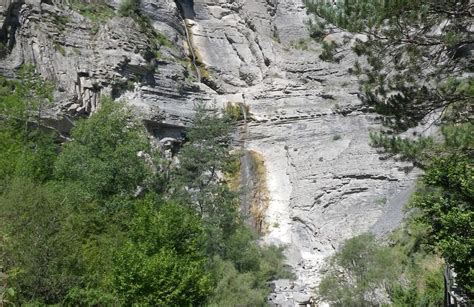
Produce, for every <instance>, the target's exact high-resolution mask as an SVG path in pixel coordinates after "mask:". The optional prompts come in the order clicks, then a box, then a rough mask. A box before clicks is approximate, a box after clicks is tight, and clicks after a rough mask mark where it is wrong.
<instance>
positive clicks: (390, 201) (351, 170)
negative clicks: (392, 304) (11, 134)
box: [0, 0, 416, 306]
mask: <svg viewBox="0 0 474 307" xmlns="http://www.w3.org/2000/svg"><path fill="white" fill-rule="evenodd" d="M13 1H14V0H13ZM110 5H111V7H113V6H117V3H116V2H112V3H110ZM73 8H74V6H72V8H71V6H70V5H66V4H64V3H62V2H60V1H58V2H57V3H56V2H54V1H53V2H51V1H44V2H42V1H38V0H26V1H25V2H12V1H11V0H0V16H2V17H0V27H1V29H2V30H1V31H0V40H1V41H2V42H4V43H5V44H6V45H7V46H8V48H9V49H10V52H9V55H8V56H7V57H4V58H3V59H1V60H0V73H2V74H4V75H12V74H14V71H15V68H18V67H19V66H20V65H21V64H22V63H31V64H34V65H35V66H36V67H37V69H38V71H39V72H40V73H41V74H42V75H43V76H44V77H45V78H47V79H49V80H52V81H54V82H55V83H56V84H57V85H58V88H59V91H58V93H57V96H58V100H59V101H60V102H61V103H60V104H58V106H57V109H58V113H59V114H69V116H75V115H77V114H81V113H89V112H93V110H94V109H95V108H97V106H98V104H99V101H100V97H101V95H104V94H111V95H112V96H113V97H115V98H118V99H120V98H125V99H127V101H129V103H130V104H131V105H133V106H135V109H136V110H137V112H138V113H139V114H141V116H142V117H143V118H144V120H146V122H147V123H148V125H149V127H150V130H151V131H153V132H154V133H155V134H156V135H157V137H159V138H162V139H166V138H168V137H173V136H174V135H178V134H179V127H182V126H184V125H186V124H187V123H188V122H189V120H190V119H191V118H192V114H193V107H194V105H195V104H197V103H201V102H207V103H208V104H215V105H217V106H223V105H225V104H227V103H234V104H236V103H237V104H241V105H245V106H246V107H247V108H248V109H249V116H248V117H249V118H248V121H247V123H246V125H245V126H246V127H245V129H243V131H245V132H242V134H241V138H242V140H241V141H242V142H241V144H243V146H244V149H246V150H249V151H253V152H256V153H258V154H259V156H261V157H262V158H263V160H264V164H265V168H264V169H265V170H266V172H267V174H266V176H265V178H266V180H267V182H266V185H267V188H266V190H267V191H268V199H267V200H266V201H268V207H267V208H268V209H267V211H266V214H265V218H264V225H263V226H262V229H263V233H264V239H263V241H264V243H268V244H270V243H271V244H279V245H284V246H286V247H287V248H286V255H287V263H288V265H289V266H291V268H292V269H293V270H294V272H295V274H296V277H297V278H296V280H294V281H288V280H279V281H275V282H274V283H273V287H274V291H273V293H272V295H271V297H270V298H269V300H270V302H272V303H273V304H275V305H280V306H294V305H298V304H304V303H307V302H309V301H310V300H311V298H312V297H313V296H314V287H315V286H316V285H317V283H318V281H319V279H320V272H319V270H320V269H321V268H322V266H323V264H324V259H325V258H326V257H327V256H329V255H331V254H332V253H333V252H334V251H335V250H336V249H337V248H338V247H339V246H340V244H341V243H342V242H343V241H344V240H345V239H348V238H350V237H353V236H355V235H357V234H360V233H363V232H366V231H373V232H374V233H376V234H378V235H384V234H386V233H388V232H389V231H391V230H392V229H394V228H395V227H397V225H398V224H399V223H400V221H401V219H402V218H403V213H402V210H401V208H402V206H403V204H404V202H405V201H406V200H407V198H408V196H409V194H410V191H411V187H412V185H413V179H414V178H415V175H416V172H415V171H412V170H411V168H410V165H408V164H403V163H398V162H394V161H392V160H387V159H384V157H383V156H382V155H380V154H379V153H377V152H376V150H375V149H373V148H371V147H370V146H369V137H368V134H369V131H371V130H373V129H379V124H378V121H377V118H376V117H375V116H374V115H372V114H370V113H368V112H367V110H366V109H365V108H364V107H363V106H362V105H361V103H360V101H359V99H358V96H357V93H358V85H357V80H356V79H355V77H353V76H351V75H350V74H349V73H348V68H350V67H352V66H353V64H354V61H355V59H354V57H353V56H352V55H351V53H350V52H349V51H342V52H341V54H340V55H341V56H342V59H341V61H340V62H339V63H329V62H324V61H322V60H321V59H320V58H319V54H321V52H322V50H321V45H320V44H317V43H315V42H314V41H312V40H311V39H310V38H309V33H308V31H307V27H306V25H305V20H307V19H308V16H307V15H306V13H305V8H304V5H303V3H302V0H194V1H193V0H176V1H172V0H142V1H140V9H141V12H142V15H144V16H147V19H148V21H149V22H148V23H147V24H148V25H150V26H151V27H152V28H153V32H154V34H153V35H150V33H151V32H150V31H149V29H148V30H147V29H146V28H143V25H142V24H140V23H138V22H137V21H136V20H134V19H133V18H130V17H117V16H112V17H110V18H107V19H105V20H102V21H93V20H91V18H89V17H87V16H84V15H82V14H81V13H80V12H78V10H77V9H73ZM185 25H186V26H187V31H186V28H185ZM186 32H187V33H186ZM326 39H334V40H340V41H344V43H345V44H347V46H350V44H351V41H353V40H354V37H353V36H351V35H349V34H341V33H339V34H334V35H332V36H330V37H328V38H326ZM191 54H194V56H192V57H191V56H190V55H191ZM190 58H192V59H193V60H195V62H194V63H191V62H192V61H190ZM196 70H199V73H197V72H196ZM197 76H199V77H200V78H201V79H202V81H203V82H202V83H199V82H197V81H198V80H197V79H198V78H197ZM244 167H245V166H244Z"/></svg>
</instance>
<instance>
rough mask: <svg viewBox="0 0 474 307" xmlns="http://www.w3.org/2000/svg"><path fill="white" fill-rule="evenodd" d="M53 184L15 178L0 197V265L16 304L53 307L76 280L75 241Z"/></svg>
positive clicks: (78, 268)
mask: <svg viewBox="0 0 474 307" xmlns="http://www.w3.org/2000/svg"><path fill="white" fill-rule="evenodd" d="M65 201H66V199H65V198H64V195H63V194H62V193H60V192H59V191H58V189H57V187H55V186H54V185H43V184H35V183H33V182H31V181H30V180H29V179H15V180H13V181H12V183H11V184H10V185H9V186H8V188H7V189H6V190H5V191H4V193H3V194H2V195H1V196H0V238H2V239H1V240H0V254H2V255H3V257H2V262H3V265H0V266H1V267H3V269H4V270H5V271H4V272H5V274H6V275H7V276H8V281H9V285H10V287H12V288H13V289H16V290H18V291H16V292H17V295H16V296H15V299H17V300H19V301H20V302H26V301H38V302H42V303H47V304H53V303H58V302H60V301H61V299H62V298H63V297H64V296H65V295H66V293H67V291H68V289H69V288H70V287H72V286H74V285H77V284H78V283H79V282H80V279H81V276H80V268H81V263H80V261H78V259H79V257H78V253H79V252H80V249H81V248H80V238H79V237H78V236H77V235H76V233H75V232H74V231H73V230H72V229H71V227H72V225H71V223H69V218H70V213H69V212H68V210H67V206H66V205H65Z"/></svg>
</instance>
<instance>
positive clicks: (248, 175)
mask: <svg viewBox="0 0 474 307" xmlns="http://www.w3.org/2000/svg"><path fill="white" fill-rule="evenodd" d="M240 165H241V178H240V182H241V196H240V200H241V209H242V211H243V213H244V215H245V216H246V219H247V223H248V224H250V225H251V226H252V227H253V228H254V229H255V230H256V231H257V232H259V233H264V232H265V230H266V225H265V214H266V209H267V208H268V203H269V192H268V188H267V177H266V176H267V174H266V169H265V161H264V160H263V156H262V155H261V154H259V153H258V152H256V151H253V150H246V151H245V152H244V154H243V155H242V157H241V158H240Z"/></svg>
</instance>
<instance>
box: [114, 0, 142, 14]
mask: <svg viewBox="0 0 474 307" xmlns="http://www.w3.org/2000/svg"><path fill="white" fill-rule="evenodd" d="M137 11H138V0H122V1H121V2H120V6H119V9H118V14H119V15H120V16H124V17H133V16H135V15H136V14H137Z"/></svg>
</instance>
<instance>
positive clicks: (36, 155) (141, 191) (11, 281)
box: [0, 70, 288, 306]
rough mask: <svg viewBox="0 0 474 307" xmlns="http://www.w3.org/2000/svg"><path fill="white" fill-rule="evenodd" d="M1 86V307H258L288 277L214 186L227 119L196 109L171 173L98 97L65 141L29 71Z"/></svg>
mask: <svg viewBox="0 0 474 307" xmlns="http://www.w3.org/2000/svg"><path fill="white" fill-rule="evenodd" d="M0 85H1V87H0V90H1V95H0V103H1V104H0V106H1V115H2V120H0V125H1V126H2V130H1V134H0V144H1V147H0V157H1V160H0V175H1V177H0V179H1V181H0V183H1V189H0V256H1V257H0V272H1V275H0V278H1V280H0V282H1V284H0V298H1V303H5V302H7V301H8V302H11V303H15V304H28V303H30V304H35V305H42V304H68V305H132V304H140V305H162V306H169V305H179V306H189V305H208V304H210V305H217V306H222V304H224V303H225V304H227V303H228V302H234V303H235V304H237V303H241V302H242V300H241V297H242V296H248V295H251V296H248V297H247V300H248V301H247V302H248V304H257V305H258V304H263V303H264V302H265V299H266V295H267V294H268V292H269V287H268V285H267V281H268V280H270V279H272V278H277V277H280V276H288V274H287V273H286V270H285V269H284V267H283V266H282V254H281V250H280V249H276V248H273V247H260V246H258V245H257V243H256V239H257V238H256V236H255V234H253V232H252V231H251V230H250V229H248V228H247V227H246V226H244V223H243V221H242V218H241V217H240V216H239V212H238V205H239V204H238V197H237V195H236V194H235V193H233V192H231V191H230V190H229V189H228V187H227V185H226V182H225V180H224V178H222V177H221V176H218V174H221V173H225V172H227V169H226V168H227V167H228V165H227V161H232V157H231V155H230V154H229V148H228V144H229V139H228V138H229V133H230V131H231V130H230V129H231V125H232V122H231V121H230V120H228V119H226V118H225V117H224V118H219V117H218V116H217V114H216V113H215V112H211V111H206V110H204V109H202V108H201V109H199V110H198V115H197V117H196V121H195V123H194V127H193V128H191V129H189V131H188V134H187V135H188V137H187V138H188V141H187V143H186V144H185V145H184V147H183V148H182V150H181V152H180V153H179V158H180V163H179V164H173V163H170V162H169V161H165V160H163V159H161V158H160V153H159V152H158V151H157V150H154V149H153V148H152V147H151V146H150V142H149V140H148V135H147V134H146V132H145V131H146V130H145V129H144V127H143V125H142V124H141V123H140V122H138V121H137V120H136V119H135V118H134V115H133V113H132V112H131V111H130V110H129V109H128V108H127V107H126V106H125V105H124V104H123V103H119V102H113V101H111V100H110V99H106V98H103V99H102V101H101V107H100V108H99V110H98V111H97V112H96V113H94V114H92V115H91V116H90V118H88V119H82V120H79V121H77V122H76V123H75V127H74V129H73V130H72V132H71V139H70V140H69V141H67V142H65V143H61V142H60V141H59V139H58V138H57V136H55V135H54V134H52V132H50V130H48V129H46V127H43V126H42V125H41V116H39V114H38V113H39V112H41V108H42V107H43V106H44V103H46V102H47V101H50V91H49V90H48V91H45V89H48V87H45V86H44V83H43V82H41V81H40V80H39V79H38V77H36V76H35V75H34V74H33V72H32V70H29V71H28V73H27V74H26V75H25V77H24V79H22V80H19V81H8V80H3V79H2V80H1V83H0ZM26 85H27V86H26ZM236 281H239V282H236Z"/></svg>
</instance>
